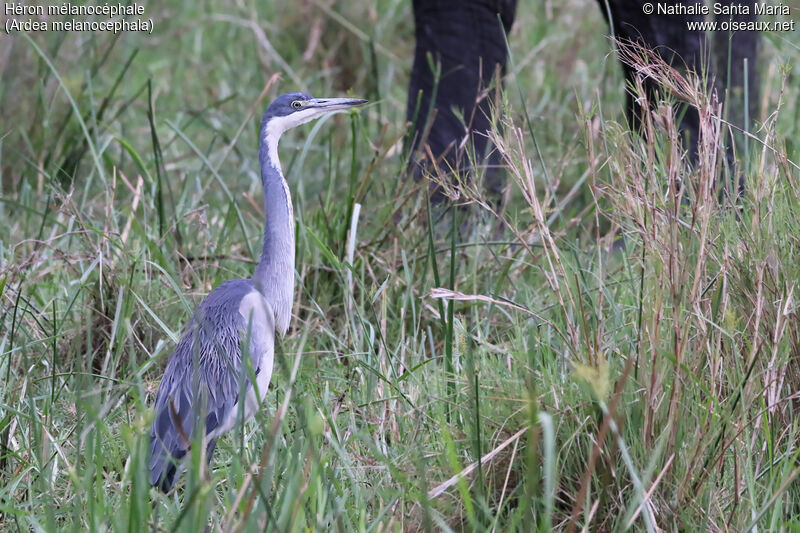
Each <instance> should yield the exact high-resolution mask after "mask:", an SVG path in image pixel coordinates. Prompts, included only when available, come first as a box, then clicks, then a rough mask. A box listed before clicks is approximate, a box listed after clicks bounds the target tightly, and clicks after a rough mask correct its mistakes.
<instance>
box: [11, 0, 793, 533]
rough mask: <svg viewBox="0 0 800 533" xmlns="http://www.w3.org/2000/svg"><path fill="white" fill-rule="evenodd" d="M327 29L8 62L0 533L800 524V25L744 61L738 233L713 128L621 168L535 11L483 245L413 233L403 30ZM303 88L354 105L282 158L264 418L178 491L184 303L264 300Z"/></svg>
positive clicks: (304, 17)
mask: <svg viewBox="0 0 800 533" xmlns="http://www.w3.org/2000/svg"><path fill="white" fill-rule="evenodd" d="M341 4H342V5H339V3H332V2H328V1H324V0H322V1H306V0H304V1H302V2H289V3H284V2H266V3H265V2H259V3H254V2H235V3H232V4H231V5H228V6H225V7H222V6H220V5H219V3H218V2H209V1H200V2H188V1H185V2H179V1H175V2H170V3H167V4H165V5H163V6H162V5H155V4H154V3H148V4H147V6H146V14H145V16H146V17H148V18H152V19H153V21H154V24H155V28H154V32H153V34H152V35H145V34H124V35H121V36H118V37H117V38H115V37H114V36H113V35H105V34H91V33H73V34H53V33H48V34H43V33H39V34H32V36H31V38H26V37H25V36H23V35H20V34H16V35H12V36H7V35H3V36H0V43H2V45H1V46H0V70H2V73H3V75H2V79H0V116H2V119H3V120H2V122H0V169H2V176H0V178H2V200H1V201H0V227H2V228H3V230H2V232H0V375H2V378H3V383H4V386H3V387H2V388H0V438H1V439H0V440H1V441H0V445H1V446H2V448H1V454H0V529H3V530H9V531H27V530H34V531H61V530H71V531H103V530H106V531H107V530H113V531H126V530H127V531H145V530H152V531H175V530H177V531H199V530H202V529H203V528H204V527H206V526H207V527H208V528H209V530H211V531H233V530H236V531H251V530H252V531H261V530H264V529H266V530H273V531H300V530H304V531H307V530H321V531H329V530H335V531H416V530H448V529H452V530H455V531H460V530H467V531H472V530H480V531H483V530H495V531H513V530H520V531H530V530H533V529H539V530H543V531H546V530H550V529H558V530H578V529H581V528H585V529H586V530H592V531H595V530H606V531H609V530H622V529H626V528H628V527H633V528H635V529H641V530H656V529H668V530H686V531H691V530H733V531H742V530H745V529H757V530H761V531H763V530H787V531H797V530H798V529H800V525H798V524H800V505H799V504H798V503H797V502H800V482H798V480H797V477H798V474H799V473H800V447H798V442H799V439H800V422H799V421H798V416H797V411H798V408H799V407H800V403H798V390H800V364H798V357H800V323H798V304H797V301H798V292H800V288H799V287H798V281H800V240H798V235H800V202H799V201H798V200H800V170H798V167H797V164H798V162H800V146H799V145H798V144H797V142H796V140H795V139H796V138H797V137H798V135H800V105H798V101H800V84H798V81H797V67H798V65H797V63H798V60H799V59H800V36H798V32H795V33H775V34H768V35H765V39H764V46H763V52H764V55H763V59H762V62H761V64H760V65H759V69H760V71H761V73H762V89H763V92H762V96H761V100H760V102H759V114H758V116H757V117H753V122H754V124H755V125H757V126H758V128H757V129H756V128H754V129H753V131H754V136H755V138H753V139H751V140H750V141H749V143H748V146H747V153H746V155H745V153H744V151H743V150H744V146H742V147H741V149H742V151H741V152H740V153H739V154H738V155H739V158H738V159H739V162H740V164H741V166H742V173H743V175H744V177H745V179H746V184H747V192H746V194H745V195H744V198H743V199H742V200H741V206H740V208H738V209H735V208H731V207H730V206H729V205H727V204H728V203H729V202H727V201H723V202H722V203H721V204H720V202H718V201H717V198H718V194H717V192H716V191H714V190H713V188H712V183H713V181H714V180H715V179H720V178H725V177H728V178H730V176H731V175H735V171H733V173H732V172H731V170H730V169H727V168H725V165H724V164H723V163H724V157H723V154H721V153H720V152H719V151H717V150H716V149H715V148H714V144H713V142H714V141H715V140H716V139H718V138H719V136H720V135H726V134H727V133H726V130H725V128H721V127H720V126H719V122H717V121H715V120H714V119H713V116H711V115H708V116H707V118H706V119H705V120H704V123H703V124H704V130H703V138H704V139H706V140H708V141H709V144H708V145H706V146H705V147H704V148H703V149H702V150H701V153H700V158H699V161H698V164H697V165H696V166H695V167H694V170H690V169H689V168H688V167H687V165H686V163H685V162H684V161H683V160H682V159H681V157H680V154H679V152H678V150H677V147H676V144H675V140H674V139H675V137H676V136H677V134H675V132H674V126H673V125H672V120H671V118H670V117H671V116H672V115H671V112H670V110H669V109H668V108H667V107H665V106H662V107H661V108H660V109H659V110H658V111H657V112H655V113H653V114H652V116H650V117H648V119H649V127H650V128H651V133H650V135H649V137H648V139H649V141H648V142H645V141H643V140H641V139H631V137H630V134H629V133H627V132H626V131H625V128H624V127H623V126H622V124H623V123H624V119H623V115H622V107H621V106H622V103H623V98H622V77H621V73H620V69H619V67H618V65H617V63H616V60H615V59H614V58H613V56H611V55H610V51H611V43H610V42H609V41H608V39H607V38H606V37H605V36H604V32H605V26H604V25H603V23H602V18H601V16H600V13H599V11H598V10H597V9H596V8H595V6H594V5H593V3H589V2H586V1H578V0H569V1H567V2H544V3H543V2H525V1H523V2H522V4H523V5H521V6H520V9H519V16H518V19H517V23H516V25H515V28H514V30H513V33H512V35H511V46H512V53H513V56H514V60H515V63H514V68H513V69H512V70H513V72H512V76H511V77H510V78H509V80H508V85H507V87H508V90H507V91H506V93H505V99H504V105H503V106H502V107H501V118H500V119H499V120H500V121H502V122H503V123H504V126H505V127H504V128H503V133H502V134H500V133H498V132H495V134H494V135H495V137H496V140H497V142H498V144H499V145H500V146H501V147H502V151H503V153H504V156H505V158H506V162H507V164H508V167H509V170H508V176H509V177H508V190H509V197H510V200H509V202H508V204H507V208H506V210H505V212H504V213H502V214H501V215H500V216H501V217H502V220H503V222H499V221H498V219H497V218H495V217H494V215H492V214H490V213H489V212H488V211H487V210H486V209H484V208H482V207H481V202H482V198H481V197H480V194H479V193H475V192H474V191H471V190H461V191H459V193H460V197H459V202H462V203H470V204H472V206H471V207H470V208H469V209H467V210H465V211H460V212H458V213H457V214H456V215H457V217H460V218H455V219H454V218H453V217H452V216H451V213H446V214H445V216H444V217H443V220H442V221H440V222H438V223H436V224H435V225H434V226H433V227H432V226H430V225H429V223H428V216H427V210H426V201H425V187H420V186H418V185H415V184H413V183H409V182H408V181H404V180H402V179H401V175H402V169H403V166H404V165H403V162H404V160H403V151H402V147H401V140H402V137H403V135H404V133H405V127H404V117H405V108H404V106H405V90H406V84H407V76H408V71H409V69H410V58H411V52H412V45H413V39H412V36H413V28H412V24H411V13H410V2H408V1H407V0H380V1H378V2H376V3H374V5H371V6H369V7H362V6H361V4H366V3H359V2H348V3H341ZM798 8H800V5H798V4H796V3H795V4H794V9H795V11H794V12H793V13H794V14H793V16H796V14H797V12H798V11H797V10H798ZM276 73H281V78H280V79H279V80H276V79H274V78H273V76H274V75H275V74H276ZM664 76H665V79H664V81H666V82H671V83H675V81H676V80H677V78H676V75H675V74H665V75H664ZM298 89H299V90H308V91H311V92H313V94H315V95H318V96H340V95H345V94H352V95H354V96H364V97H367V98H369V99H370V100H372V101H373V103H372V104H371V105H370V106H369V107H368V108H367V109H365V110H363V111H362V112H360V113H358V114H350V115H340V116H336V117H334V118H331V119H329V120H326V121H324V122H322V123H320V124H315V125H309V126H306V127H304V128H302V131H296V132H292V133H290V134H288V135H287V136H285V138H284V140H283V142H282V148H281V157H282V160H283V161H284V169H285V172H286V175H287V179H288V181H289V184H290V187H291V189H292V192H293V195H294V201H295V213H296V216H297V232H296V233H297V240H298V247H297V256H298V260H297V265H298V267H297V279H298V291H297V296H296V302H295V307H294V319H293V323H292V326H291V328H290V331H289V333H288V335H287V336H286V338H284V339H282V340H281V342H280V343H279V347H278V349H279V352H280V355H279V356H278V359H277V365H276V372H275V376H274V377H273V383H272V385H271V388H270V392H269V395H268V398H269V401H268V402H266V405H265V406H264V409H262V411H261V412H260V413H258V415H257V416H256V421H255V423H250V424H248V425H247V426H246V427H244V428H242V429H240V430H239V431H236V432H233V434H231V435H229V436H227V437H225V438H224V439H222V440H221V442H220V443H219V445H218V448H217V453H216V455H215V457H214V460H213V461H212V463H211V469H210V470H205V469H204V468H203V467H202V465H201V464H200V463H199V461H200V457H199V454H198V455H197V457H196V458H195V459H196V460H197V461H198V462H197V463H196V464H195V465H194V468H192V469H190V470H191V471H192V475H189V476H186V477H185V478H184V479H185V484H184V485H183V486H182V488H180V489H178V490H177V491H175V492H173V493H172V494H169V495H166V496H165V495H162V494H160V493H157V492H155V491H154V490H151V489H150V488H149V484H148V479H147V471H146V470H147V460H148V441H149V425H150V422H151V419H152V412H151V411H150V410H149V406H150V405H151V403H152V401H153V395H154V392H155V390H156V388H157V386H158V379H159V377H160V374H161V371H162V369H163V367H164V365H165V363H166V360H167V358H168V356H169V354H170V353H171V350H172V348H173V347H174V345H175V342H176V340H177V337H178V336H179V335H180V333H181V331H182V326H183V324H185V323H186V322H187V320H188V319H189V317H190V315H191V312H192V309H193V307H194V306H195V305H196V304H197V303H199V301H200V300H201V299H202V297H203V296H204V295H205V294H207V293H208V292H209V291H210V290H211V289H212V288H213V287H215V286H216V285H218V284H220V283H221V282H223V281H224V280H227V279H231V278H236V277H248V276H249V275H250V273H251V272H252V269H253V267H254V258H256V257H257V254H258V252H259V243H260V233H261V231H262V220H263V218H262V211H263V208H262V204H261V186H260V182H259V179H258V176H259V174H258V172H259V169H258V158H257V134H258V131H257V127H258V117H259V116H260V113H261V112H262V111H263V109H264V107H265V106H266V104H267V103H268V102H269V100H270V99H271V98H272V97H274V96H275V95H277V94H279V93H281V92H286V91H289V90H298ZM684 93H685V94H683V95H682V96H683V97H684V98H686V99H689V100H693V99H694V100H695V101H696V103H697V104H698V105H700V107H701V108H702V109H703V110H704V112H710V111H714V112H716V113H717V114H724V113H725V112H724V111H723V112H722V113H720V112H719V111H715V110H714V109H713V107H712V103H709V102H706V101H704V100H703V98H702V97H700V96H698V95H697V94H695V93H693V92H692V90H691V84H690V85H689V89H688V90H684ZM731 105H742V103H741V102H733V103H731ZM537 149H538V153H537ZM681 187H684V188H685V190H684V191H683V193H681V192H680V191H679V189H680V188H681ZM357 206H360V207H357ZM464 217H470V222H471V223H469V224H464V223H463V222H464ZM452 227H461V228H464V229H465V230H466V229H467V228H471V229H469V230H468V231H464V232H462V233H461V234H455V233H454V232H451V231H449V230H450V228H452ZM498 228H499V229H498ZM615 237H618V238H617V244H616V245H615V244H614V239H615ZM481 458H483V459H482V460H479V459H481ZM460 472H461V473H463V476H461V477H455V478H454V477H453V476H456V474H458V473H460Z"/></svg>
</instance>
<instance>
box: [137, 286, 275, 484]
mask: <svg viewBox="0 0 800 533" xmlns="http://www.w3.org/2000/svg"><path fill="white" fill-rule="evenodd" d="M252 292H253V289H252V285H251V284H250V283H249V280H236V281H232V282H228V283H225V284H223V285H221V286H220V287H218V288H217V289H215V290H214V291H213V292H212V293H211V294H209V295H208V297H207V298H206V299H205V300H204V301H203V303H202V304H201V306H200V308H199V309H198V311H197V313H196V314H195V317H194V318H193V319H192V321H191V322H190V324H189V326H188V327H187V330H186V332H185V333H184V335H183V337H182V338H181V340H180V342H179V343H178V345H177V346H176V348H175V352H174V353H173V354H172V357H171V358H170V361H169V363H168V364H167V368H166V370H165V372H164V378H163V379H162V381H161V385H160V386H159V389H158V394H157V396H156V404H155V411H156V418H155V420H154V421H153V429H152V432H151V459H150V476H151V483H152V484H153V485H158V486H159V487H161V488H162V490H164V491H167V490H169V489H170V488H171V487H172V485H173V483H174V481H175V476H176V473H177V464H178V461H180V460H181V459H182V458H183V457H184V456H185V455H186V453H187V451H188V450H189V445H190V444H191V439H192V435H193V434H194V428H195V426H196V425H198V424H203V426H204V429H205V433H206V434H207V435H210V438H209V441H208V450H207V452H208V458H209V459H210V456H211V452H212V451H213V448H214V439H215V437H216V436H218V435H219V434H221V433H224V432H226V431H229V430H230V429H231V428H232V427H233V424H234V423H235V420H236V419H235V417H234V416H231V415H232V414H235V413H236V411H235V410H237V407H236V405H237V402H238V400H239V391H240V390H244V391H249V390H250V389H251V387H250V380H249V372H242V365H241V361H242V348H241V344H242V341H243V340H244V339H245V338H249V342H248V343H247V348H246V349H247V351H249V352H250V354H249V355H250V359H251V361H252V364H253V368H254V369H255V370H256V375H257V377H258V381H259V385H261V381H262V378H263V375H264V374H263V372H264V371H266V370H267V369H266V368H264V367H265V364H264V362H265V358H264V357H263V354H265V353H267V352H268V353H269V358H268V359H269V361H268V363H269V369H268V372H267V374H266V375H267V376H269V375H271V373H272V331H271V329H270V330H269V332H268V333H267V331H266V329H269V328H268V327H266V326H271V324H272V313H271V310H270V309H269V305H268V304H267V305H266V311H265V310H264V306H263V305H257V306H255V308H254V310H253V311H252V312H251V313H248V317H250V316H252V317H253V318H252V319H249V320H248V321H247V322H245V319H244V317H243V316H242V312H241V311H242V310H243V307H245V305H244V304H245V303H246V302H247V301H248V300H250V299H252V298H251V296H250V295H251V293H252ZM259 297H260V295H259ZM263 313H267V315H266V316H268V317H269V321H268V324H264V323H263V321H262V320H259V317H260V316H261V315H262V314H263ZM250 320H252V323H251V321H250ZM268 383H269V377H267V383H266V385H265V386H264V390H266V386H267V385H268ZM262 394H263V392H262ZM248 396H249V395H248ZM246 407H247V406H246ZM201 409H202V411H201ZM249 414H252V413H249ZM203 415H204V420H200V419H198V420H195V417H196V416H197V417H198V418H199V417H201V416H203Z"/></svg>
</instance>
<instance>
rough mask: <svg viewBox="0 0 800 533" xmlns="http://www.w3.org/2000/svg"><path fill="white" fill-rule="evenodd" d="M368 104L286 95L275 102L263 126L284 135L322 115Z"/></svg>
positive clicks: (267, 112) (354, 99)
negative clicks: (289, 130) (285, 132)
mask: <svg viewBox="0 0 800 533" xmlns="http://www.w3.org/2000/svg"><path fill="white" fill-rule="evenodd" d="M366 102H367V101H366V100H361V99H358V98H313V97H312V96H311V95H308V94H304V93H286V94H282V95H280V96H279V97H277V98H276V99H275V100H273V102H272V103H271V104H270V105H269V107H268V108H267V111H266V112H265V113H264V118H263V120H262V122H261V124H262V127H264V128H267V127H269V129H271V130H273V131H276V132H280V133H283V132H284V131H286V130H288V129H291V128H294V127H295V126H299V125H300V124H305V123H306V122H308V121H310V120H314V119H315V118H319V117H321V116H322V115H326V114H328V113H331V112H333V111H340V110H342V109H348V108H350V107H353V106H357V105H361V104H364V103H366Z"/></svg>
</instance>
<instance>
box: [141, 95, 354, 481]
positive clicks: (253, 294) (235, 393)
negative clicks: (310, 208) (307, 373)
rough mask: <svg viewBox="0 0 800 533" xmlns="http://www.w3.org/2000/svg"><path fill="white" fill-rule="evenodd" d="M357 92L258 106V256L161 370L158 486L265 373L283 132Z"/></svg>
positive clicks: (287, 301) (277, 326)
mask: <svg viewBox="0 0 800 533" xmlns="http://www.w3.org/2000/svg"><path fill="white" fill-rule="evenodd" d="M364 102H365V100H355V99H345V98H337V99H314V98H312V97H311V96H309V95H306V94H302V93H289V94H284V95H281V96H279V97H278V98H277V99H275V101H273V102H272V104H270V106H269V107H268V108H267V111H266V112H265V113H264V116H263V118H262V120H261V136H260V137H261V138H260V142H259V161H260V163H261V181H262V185H263V187H264V211H265V223H264V247H263V250H262V253H261V259H260V261H259V263H258V266H256V269H255V272H254V274H253V278H252V279H237V280H233V281H228V282H226V283H223V284H222V285H220V286H219V287H217V288H216V289H214V290H213V291H212V292H211V293H210V294H209V295H208V296H206V298H205V300H203V302H202V303H201V304H200V306H199V307H198V308H197V311H196V312H195V313H194V316H193V317H192V319H191V321H190V322H189V323H188V324H187V326H186V329H185V330H184V332H183V335H182V337H181V339H180V341H179V342H178V345H177V346H176V347H175V351H174V352H173V353H172V356H171V357H170V360H169V362H168V363H167V367H166V369H165V370H164V377H163V378H162V380H161V384H160V385H159V388H158V393H157V394H156V402H155V412H156V416H155V419H154V421H153V427H152V430H151V435H150V452H151V456H150V481H151V483H152V484H153V485H155V486H158V487H159V488H161V489H162V490H163V491H165V492H166V491H168V490H169V489H170V488H172V486H173V484H174V483H175V479H176V476H177V474H178V472H179V466H180V464H181V463H180V462H181V461H182V460H184V459H185V456H186V455H187V453H188V452H189V450H190V446H191V442H192V440H193V435H194V432H195V430H201V431H204V435H205V438H206V452H207V458H208V459H209V460H210V458H211V455H212V454H213V451H214V447H215V444H216V439H217V437H219V436H220V435H221V434H223V433H225V432H227V431H230V430H231V429H232V428H233V427H234V426H235V425H236V423H238V422H241V421H245V420H247V419H248V418H250V417H251V416H252V415H253V413H254V412H255V410H256V409H257V408H258V405H259V402H260V401H261V399H262V398H263V397H264V395H265V394H266V392H267V388H268V387H269V380H270V377H271V376H272V366H273V359H274V332H275V330H277V331H278V332H279V333H280V334H281V335H283V334H284V333H285V332H286V330H287V329H288V327H289V321H290V318H291V306H292V298H293V294H294V255H295V238H294V219H293V213H292V202H291V197H290V195H289V188H288V186H287V184H286V181H285V180H284V178H283V174H282V171H281V166H280V161H279V160H278V155H277V148H278V141H279V139H280V136H281V134H282V133H283V132H284V131H286V130H287V129H289V128H292V127H295V126H297V125H299V124H303V123H304V122H308V121H309V120H313V119H314V118H317V117H319V116H321V115H323V114H325V113H328V112H331V111H336V110H339V109H345V108H348V107H351V106H354V105H359V104H362V103H364ZM248 363H249V365H248ZM245 365H248V366H250V367H251V368H252V372H253V373H252V374H251V373H250V370H249V369H248V368H247V367H245ZM251 375H254V376H255V378H256V383H255V384H254V383H252V381H251V379H250V376H251ZM256 392H257V393H258V394H256ZM240 401H242V404H241V405H240Z"/></svg>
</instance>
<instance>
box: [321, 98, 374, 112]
mask: <svg viewBox="0 0 800 533" xmlns="http://www.w3.org/2000/svg"><path fill="white" fill-rule="evenodd" d="M366 103H367V100H362V99H361V98H314V99H312V100H308V102H307V103H306V107H309V108H312V109H319V110H320V111H336V110H339V109H347V108H349V107H353V106H357V105H361V104H366Z"/></svg>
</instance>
